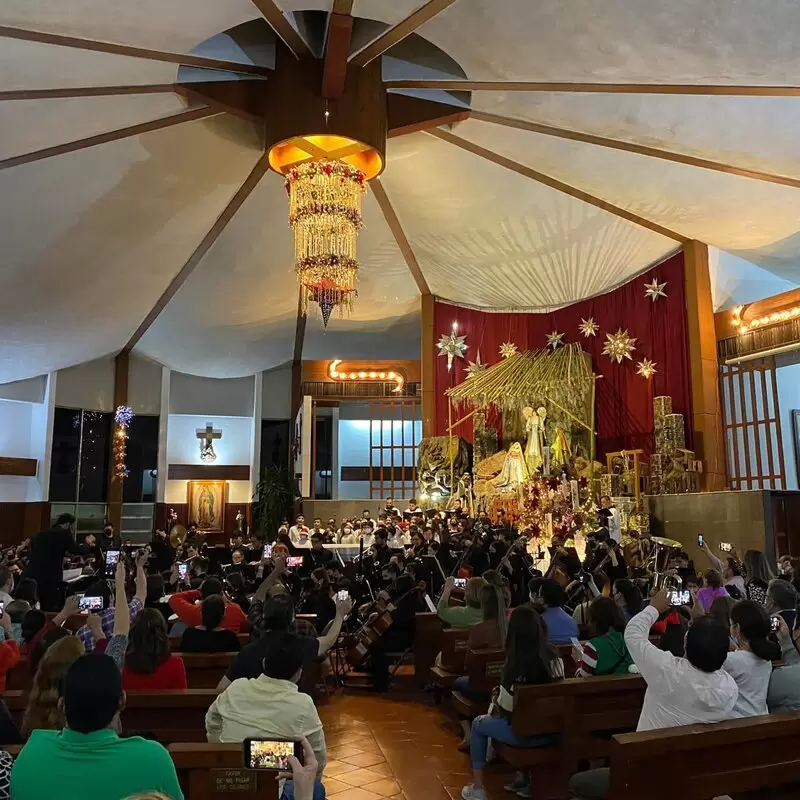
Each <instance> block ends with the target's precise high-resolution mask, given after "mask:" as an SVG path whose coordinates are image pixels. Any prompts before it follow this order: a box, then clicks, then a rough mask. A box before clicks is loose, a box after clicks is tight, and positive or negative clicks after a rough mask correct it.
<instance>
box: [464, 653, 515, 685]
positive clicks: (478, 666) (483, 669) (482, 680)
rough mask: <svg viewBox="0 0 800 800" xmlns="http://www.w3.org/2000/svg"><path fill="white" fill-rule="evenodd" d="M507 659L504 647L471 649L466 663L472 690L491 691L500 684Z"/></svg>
mask: <svg viewBox="0 0 800 800" xmlns="http://www.w3.org/2000/svg"><path fill="white" fill-rule="evenodd" d="M505 661H506V651H505V650H503V649H495V648H493V649H487V650H469V651H468V652H467V655H466V659H465V662H464V664H465V669H466V673H467V675H468V676H469V688H470V691H476V692H491V691H492V689H494V687H495V686H499V685H500V676H501V674H502V672H503V664H505Z"/></svg>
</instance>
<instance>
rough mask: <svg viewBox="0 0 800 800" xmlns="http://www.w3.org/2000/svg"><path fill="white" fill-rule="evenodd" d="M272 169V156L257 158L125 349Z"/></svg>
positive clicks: (134, 342) (140, 334)
mask: <svg viewBox="0 0 800 800" xmlns="http://www.w3.org/2000/svg"><path fill="white" fill-rule="evenodd" d="M268 169H269V159H268V158H267V155H266V153H265V154H264V155H262V156H261V157H260V158H259V159H258V161H257V162H256V164H255V166H254V167H253V169H252V170H251V171H250V174H249V175H248V176H247V177H246V178H245V180H244V183H242V185H241V186H240V187H239V189H238V191H237V192H236V194H235V195H234V196H233V197H232V198H231V199H230V201H229V202H228V205H226V206H225V208H224V209H223V210H222V213H221V214H220V215H219V216H218V217H217V219H216V221H215V222H214V224H213V225H212V226H211V228H210V229H209V231H208V233H206V235H205V236H204V237H203V239H202V241H201V242H200V244H199V245H197V247H196V248H195V250H194V252H193V253H192V254H191V255H190V256H189V258H188V260H187V261H186V263H185V264H184V265H183V266H182V267H181V269H180V271H179V272H178V274H177V275H176V276H175V277H174V278H173V279H172V280H171V281H170V284H169V286H168V287H167V288H166V289H165V290H164V292H163V293H162V295H161V297H159V299H158V301H157V302H156V304H155V305H154V306H153V308H152V309H150V312H149V313H148V314H147V316H146V317H145V318H144V320H142V323H141V325H139V327H138V328H137V329H136V330H135V331H134V333H133V335H132V336H131V338H130V339H129V340H128V343H127V344H126V345H125V347H124V348H123V350H124V351H126V352H130V351H131V350H133V348H134V347H135V346H136V345H137V344H138V343H139V341H140V340H141V338H142V337H143V336H144V335H145V333H147V330H148V329H149V328H150V326H151V325H152V324H153V323H154V322H155V321H156V319H157V318H158V317H159V315H160V314H161V312H162V311H163V310H164V309H165V308H166V306H167V303H169V301H170V300H171V299H172V298H173V297H174V296H175V294H176V293H177V292H178V290H179V289H180V288H181V286H183V284H184V283H185V282H186V280H187V279H188V277H189V276H190V275H191V274H192V272H193V271H194V269H195V267H196V266H197V265H198V264H199V263H200V262H201V261H202V260H203V257H204V256H205V254H206V253H207V252H208V251H209V250H210V249H211V247H212V246H213V244H214V242H216V241H217V239H218V238H219V237H220V234H222V232H223V231H224V230H225V228H226V226H227V225H228V223H229V222H230V221H231V220H232V219H233V217H234V216H235V215H236V212H237V211H238V210H239V209H240V208H241V207H242V205H243V204H244V201H245V200H247V198H248V197H249V196H250V194H251V193H252V191H253V189H255V188H256V186H258V183H259V181H260V180H261V179H262V178H263V177H264V173H266V172H267V170H268Z"/></svg>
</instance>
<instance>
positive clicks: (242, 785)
mask: <svg viewBox="0 0 800 800" xmlns="http://www.w3.org/2000/svg"><path fill="white" fill-rule="evenodd" d="M211 783H212V786H213V790H214V792H217V793H219V794H225V793H227V792H254V791H255V790H256V776H255V775H254V774H253V773H252V772H249V771H248V770H246V769H212V770H211Z"/></svg>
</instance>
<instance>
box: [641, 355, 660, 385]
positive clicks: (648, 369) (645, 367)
mask: <svg viewBox="0 0 800 800" xmlns="http://www.w3.org/2000/svg"><path fill="white" fill-rule="evenodd" d="M656 372H658V370H657V369H656V362H655V361H651V360H650V359H649V358H645V359H642V360H641V361H640V362H639V363H638V364H637V365H636V374H637V375H641V376H642V377H643V378H646V379H647V380H648V381H649V380H650V378H652V377H653V375H655V373H656Z"/></svg>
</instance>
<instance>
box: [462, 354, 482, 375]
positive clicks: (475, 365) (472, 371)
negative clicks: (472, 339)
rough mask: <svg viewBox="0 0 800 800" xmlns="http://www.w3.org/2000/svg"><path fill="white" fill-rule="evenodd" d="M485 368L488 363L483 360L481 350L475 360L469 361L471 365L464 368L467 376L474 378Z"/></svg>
mask: <svg viewBox="0 0 800 800" xmlns="http://www.w3.org/2000/svg"><path fill="white" fill-rule="evenodd" d="M485 369H486V364H484V363H483V362H482V361H481V351H480V350H478V357H477V358H476V359H475V360H474V361H470V362H469V366H468V367H466V368H465V369H464V372H466V373H467V378H472V377H474V376H475V375H477V374H478V373H479V372H483V371H484V370H485Z"/></svg>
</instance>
